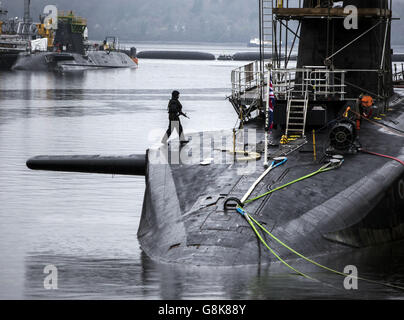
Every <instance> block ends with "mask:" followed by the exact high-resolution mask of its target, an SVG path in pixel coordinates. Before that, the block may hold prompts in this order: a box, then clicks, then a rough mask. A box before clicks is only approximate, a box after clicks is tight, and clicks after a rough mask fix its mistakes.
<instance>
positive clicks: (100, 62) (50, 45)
mask: <svg viewBox="0 0 404 320" xmlns="http://www.w3.org/2000/svg"><path fill="white" fill-rule="evenodd" d="M46 9H47V8H45V12H46ZM48 10H49V9H48ZM50 15H52V16H53V20H52V18H49V16H50ZM38 34H39V36H40V38H39V39H37V40H34V41H31V50H30V51H28V52H26V53H21V54H19V56H18V59H17V61H16V63H15V64H14V66H13V67H12V69H13V70H31V71H39V70H41V71H76V70H85V69H94V68H135V67H137V63H138V61H137V58H136V49H135V48H131V49H130V50H129V51H128V50H120V48H119V43H118V39H117V38H116V37H107V38H106V39H105V41H104V42H103V44H101V45H98V44H91V43H89V42H88V40H87V38H88V35H87V34H88V29H87V21H86V20H85V19H83V18H81V17H78V16H76V15H74V14H73V12H72V11H70V12H61V11H58V10H57V9H56V7H53V8H52V9H51V10H50V11H49V12H47V15H44V16H41V23H40V24H38Z"/></svg>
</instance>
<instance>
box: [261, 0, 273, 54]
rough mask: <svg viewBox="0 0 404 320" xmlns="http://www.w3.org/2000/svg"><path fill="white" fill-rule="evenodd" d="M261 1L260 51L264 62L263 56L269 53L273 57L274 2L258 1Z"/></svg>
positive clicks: (267, 0) (271, 0)
mask: <svg viewBox="0 0 404 320" xmlns="http://www.w3.org/2000/svg"><path fill="white" fill-rule="evenodd" d="M260 1H261V7H262V11H261V21H262V25H261V35H262V39H261V41H262V49H263V50H262V51H263V56H264V58H263V59H264V60H265V54H266V53H271V54H272V56H273V53H274V46H273V45H274V43H273V28H274V26H273V21H274V16H273V12H272V9H273V7H274V1H275V2H277V1H276V0H260Z"/></svg>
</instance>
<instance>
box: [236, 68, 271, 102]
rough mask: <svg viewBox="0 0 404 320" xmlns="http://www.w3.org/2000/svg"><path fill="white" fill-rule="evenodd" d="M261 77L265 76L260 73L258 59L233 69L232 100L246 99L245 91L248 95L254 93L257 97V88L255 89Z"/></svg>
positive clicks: (250, 95)
mask: <svg viewBox="0 0 404 320" xmlns="http://www.w3.org/2000/svg"><path fill="white" fill-rule="evenodd" d="M261 79H265V78H264V77H262V75H261V72H260V68H259V62H258V61H255V62H252V63H249V64H247V65H245V66H242V67H239V68H237V69H235V70H233V71H232V73H231V83H232V98H233V100H243V99H247V93H249V97H253V96H254V95H257V96H258V97H259V90H256V89H259V88H260V87H261V85H262V81H261Z"/></svg>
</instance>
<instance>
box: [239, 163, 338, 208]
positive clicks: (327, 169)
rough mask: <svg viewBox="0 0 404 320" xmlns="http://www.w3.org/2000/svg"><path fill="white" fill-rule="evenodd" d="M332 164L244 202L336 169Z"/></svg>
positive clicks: (249, 201)
mask: <svg viewBox="0 0 404 320" xmlns="http://www.w3.org/2000/svg"><path fill="white" fill-rule="evenodd" d="M330 165H331V163H328V164H326V165H325V166H323V167H321V168H320V169H319V170H317V171H315V172H313V173H310V174H308V175H306V176H304V177H301V178H299V179H296V180H294V181H291V182H289V183H287V184H284V185H283V186H280V187H278V188H275V189H273V190H271V191H268V192H266V193H264V194H262V195H260V196H258V197H255V198H253V199H250V200H247V201H245V202H244V204H248V203H251V202H253V201H256V200H259V199H261V198H264V197H266V196H268V195H270V194H271V193H274V192H276V191H279V190H282V189H285V188H286V187H289V186H290V185H292V184H295V183H297V182H300V181H303V180H306V179H309V178H311V177H313V176H315V175H317V174H319V173H323V172H327V171H331V170H334V169H336V168H337V167H335V166H333V167H330Z"/></svg>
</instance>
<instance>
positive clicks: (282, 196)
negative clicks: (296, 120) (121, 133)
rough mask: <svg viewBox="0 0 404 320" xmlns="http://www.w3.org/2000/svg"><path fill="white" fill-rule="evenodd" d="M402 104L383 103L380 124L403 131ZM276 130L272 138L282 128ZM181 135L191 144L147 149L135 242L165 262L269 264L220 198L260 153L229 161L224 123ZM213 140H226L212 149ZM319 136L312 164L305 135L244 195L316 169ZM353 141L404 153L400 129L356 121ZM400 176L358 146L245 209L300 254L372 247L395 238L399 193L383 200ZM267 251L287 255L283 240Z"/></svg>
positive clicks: (401, 223) (236, 186)
mask: <svg viewBox="0 0 404 320" xmlns="http://www.w3.org/2000/svg"><path fill="white" fill-rule="evenodd" d="M401 102H402V99H401V98H400V100H397V101H396V102H395V104H394V103H393V104H392V105H391V111H390V112H389V114H388V115H387V117H386V118H385V119H384V123H386V124H387V123H389V124H391V125H392V126H395V127H396V128H398V129H401V130H403V129H404V112H403V111H404V110H403V104H402V103H401ZM389 121H394V123H395V125H393V124H392V123H391V122H389ZM249 129H250V130H251V129H253V128H249ZM253 132H254V134H255V131H253ZM246 134H247V135H248V133H246ZM254 134H253V135H254ZM277 134H278V136H277V138H280V134H281V133H280V132H278V133H277ZM256 136H257V137H258V138H257V141H256V143H259V142H260V141H261V140H263V138H264V136H263V132H260V131H259V130H258V131H257V134H256ZM188 138H189V139H190V140H191V141H190V143H189V144H187V145H185V146H183V147H182V146H181V145H180V144H179V143H178V141H172V142H171V144H169V145H168V146H163V147H160V148H156V149H150V150H149V151H148V169H147V171H148V174H147V178H146V179H147V181H146V182H147V183H146V192H145V200H144V206H143V212H142V219H141V224H140V227H139V231H138V237H139V241H140V243H141V246H142V248H143V250H144V251H145V252H146V253H147V254H148V255H149V256H150V257H152V258H153V259H155V260H157V261H160V262H169V263H187V264H197V265H246V264H257V263H271V262H274V260H273V259H272V257H271V255H270V253H269V252H266V248H265V247H263V246H262V245H260V244H259V242H257V238H256V235H255V234H254V232H253V231H252V230H251V228H250V226H249V224H248V223H247V221H246V220H245V219H244V218H243V217H242V216H241V215H239V214H238V213H237V212H236V210H234V209H225V208H224V202H225V200H226V199H228V198H230V197H236V198H238V199H240V198H241V197H242V196H243V195H244V194H245V193H246V192H247V190H248V189H249V188H250V186H251V185H252V184H253V183H254V181H256V179H257V178H258V177H259V176H260V175H261V174H262V173H263V171H264V170H265V168H264V165H263V161H264V160H263V159H262V157H261V158H260V159H259V160H256V161H249V162H247V163H246V162H243V161H234V158H233V156H230V157H229V152H224V151H223V150H229V149H231V145H232V133H231V132H229V131H221V132H210V133H208V134H206V133H193V134H189V135H188ZM217 140H219V141H221V142H223V144H222V146H225V147H224V148H223V147H218V148H217V147H215V145H214V142H215V141H217ZM226 141H227V144H226ZM278 141H279V140H278ZM327 141H328V136H327V133H326V132H320V133H318V135H317V142H318V146H319V149H318V153H319V154H320V155H319V161H317V162H314V161H313V154H312V152H310V144H309V143H308V144H306V145H305V146H303V147H301V148H297V149H296V150H294V151H293V152H292V153H290V154H288V155H287V157H288V162H287V163H286V164H284V165H282V166H281V167H279V168H276V169H274V170H273V171H271V172H270V173H269V174H268V175H267V176H266V177H265V178H264V179H263V180H262V181H261V182H260V183H259V184H258V186H257V188H256V189H255V191H254V192H253V194H252V195H251V196H250V198H254V197H256V196H257V195H260V194H263V193H265V192H267V191H268V190H270V189H273V188H276V187H279V186H281V185H283V184H285V183H287V182H290V181H293V180H295V179H297V178H300V177H302V176H304V175H307V174H309V173H312V172H314V171H316V170H318V169H319V168H320V167H321V166H322V165H323V161H324V159H322V158H323V157H321V154H324V152H323V151H324V150H325V148H326V147H327V146H328V145H327ZM360 141H361V143H362V146H363V147H364V148H365V149H369V150H371V151H375V152H380V153H384V154H388V155H391V156H396V157H398V158H400V159H402V160H404V148H403V136H402V135H398V134H394V133H392V132H391V131H387V130H385V129H381V128H379V127H377V126H374V125H372V124H370V123H368V122H364V123H363V124H362V129H361V133H360ZM253 143H254V142H252V144H253ZM219 146H220V143H219ZM279 150H280V149H279V148H274V149H273V150H272V152H271V155H270V157H275V156H279V155H281V154H280V151H279ZM190 154H193V155H194V156H195V155H197V156H196V157H191V158H192V159H194V158H197V161H194V162H193V161H192V160H191V161H190V160H189V158H188V157H187V155H190ZM173 155H174V156H173ZM161 160H163V161H161ZM164 160H165V161H167V162H166V163H165V162H164ZM203 160H205V161H203ZM201 161H202V162H203V164H204V165H202V164H201ZM244 170H247V171H244ZM403 174H404V167H403V166H401V165H400V164H399V163H398V162H395V161H390V160H387V159H384V158H380V157H376V156H373V155H368V154H363V153H358V154H349V155H345V162H344V164H343V165H342V167H341V168H339V169H337V170H333V171H330V172H326V173H321V174H318V175H316V176H314V177H312V178H310V179H307V180H304V181H302V182H299V183H296V184H293V185H291V186H289V187H287V188H285V189H282V190H280V191H277V192H275V193H273V194H271V195H269V196H267V197H264V198H261V199H259V200H257V201H254V202H252V203H249V204H248V205H246V206H245V208H244V209H245V210H246V211H247V212H248V213H249V214H251V215H252V216H254V217H255V218H256V219H257V220H258V221H259V222H260V223H261V224H263V225H264V226H265V227H266V228H268V229H269V230H270V231H271V232H273V233H274V234H275V235H276V236H277V237H279V238H280V239H282V240H283V241H285V242H286V243H288V244H289V245H290V246H291V247H292V248H294V249H295V250H297V251H300V252H303V253H304V254H305V255H318V254H326V253H329V252H332V251H339V250H351V248H353V247H365V246H371V245H377V244H380V243H383V242H386V241H394V240H398V239H401V238H402V237H404V216H403V215H402V213H401V212H402V211H403V210H402V209H403V208H404V204H403V199H398V200H399V201H398V202H392V201H391V199H390V198H391V197H396V198H397V197H398V196H397V194H395V195H394V192H396V191H395V189H394V190H393V189H392V186H394V185H395V184H396V183H397V181H399V180H400V179H402V177H403ZM392 192H393V194H391V193H392ZM386 197H387V202H386V200H385V199H386ZM389 199H390V200H389ZM397 203H398V204H397ZM388 207H389V208H388ZM387 209H389V213H387ZM383 212H385V214H384V215H383ZM266 240H268V241H269V239H266ZM269 243H271V241H269ZM276 250H277V251H278V252H279V254H280V255H281V256H282V257H283V258H286V259H289V258H290V259H292V258H295V256H294V255H293V254H291V252H289V251H288V250H286V249H285V248H283V247H279V246H276Z"/></svg>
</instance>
